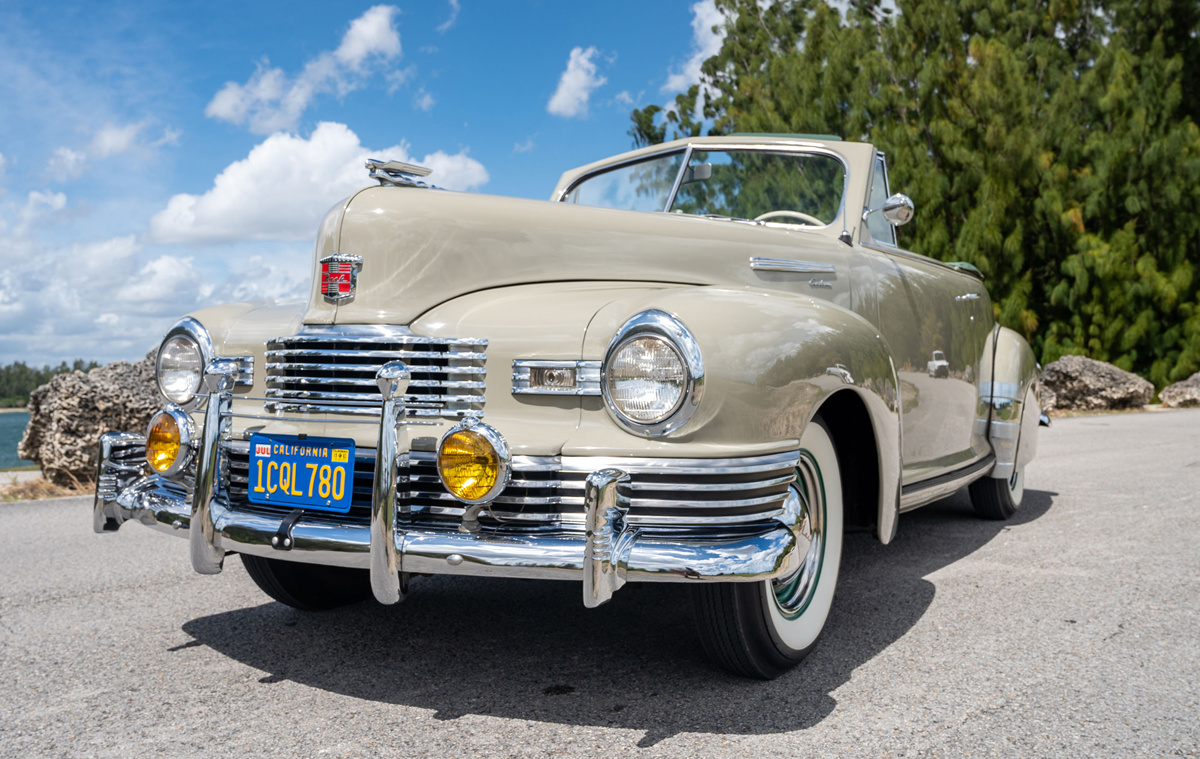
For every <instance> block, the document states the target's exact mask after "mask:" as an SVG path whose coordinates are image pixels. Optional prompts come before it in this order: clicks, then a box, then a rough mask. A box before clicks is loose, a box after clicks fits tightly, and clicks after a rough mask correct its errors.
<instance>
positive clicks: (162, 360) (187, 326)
mask: <svg viewBox="0 0 1200 759" xmlns="http://www.w3.org/2000/svg"><path fill="white" fill-rule="evenodd" d="M210 358H212V338H210V337H209V335H208V331H207V330H206V329H204V326H203V325H202V324H200V322H198V321H196V320H195V319H192V318H191V317H188V318H185V319H181V320H180V321H179V323H178V324H176V325H175V326H174V327H172V328H171V331H170V332H168V333H167V336H166V338H165V339H164V340H163V341H162V345H160V346H159V348H158V357H157V359H156V360H155V364H154V368H155V376H156V378H157V380H158V389H159V391H160V392H161V393H162V394H163V396H165V397H166V399H167V400H169V401H172V402H174V403H179V404H186V403H188V402H190V401H191V400H192V399H193V398H195V397H196V393H197V392H199V391H200V380H201V378H202V377H203V376H204V365H205V364H206V363H207V362H208V360H209V359H210Z"/></svg>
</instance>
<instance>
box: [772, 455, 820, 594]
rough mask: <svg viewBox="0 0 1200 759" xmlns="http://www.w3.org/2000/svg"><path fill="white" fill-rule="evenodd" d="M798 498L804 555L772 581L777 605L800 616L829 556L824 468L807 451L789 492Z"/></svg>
mask: <svg viewBox="0 0 1200 759" xmlns="http://www.w3.org/2000/svg"><path fill="white" fill-rule="evenodd" d="M789 498H795V499H796V501H798V508H797V512H796V525H795V527H794V528H793V529H794V530H795V532H796V537H797V546H796V549H797V553H798V554H799V555H800V556H801V557H802V559H801V561H800V567H799V568H798V569H797V570H796V571H795V572H793V573H792V574H790V575H788V576H787V577H781V578H779V579H777V580H773V581H772V582H771V589H772V590H773V591H774V595H775V604H776V606H778V607H779V610H780V611H781V612H782V613H783V615H784V616H786V617H789V618H793V617H798V616H800V614H802V613H803V612H804V609H805V607H807V606H808V602H809V601H810V600H812V596H813V591H815V590H816V588H817V578H818V577H820V574H821V559H822V557H823V556H824V555H825V488H824V486H823V484H822V482H821V471H820V469H819V468H818V467H817V464H816V462H815V461H813V460H812V459H811V458H810V457H809V456H808V455H807V454H803V455H801V457H800V464H799V465H798V466H797V467H796V484H795V486H794V488H793V490H792V493H791V494H790V495H789Z"/></svg>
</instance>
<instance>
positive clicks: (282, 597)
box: [242, 554, 371, 611]
mask: <svg viewBox="0 0 1200 759" xmlns="http://www.w3.org/2000/svg"><path fill="white" fill-rule="evenodd" d="M242 564H243V565H244V566H245V567H246V574H248V575H250V579H251V580H254V584H255V585H257V586H258V587H259V588H260V589H261V590H262V592H264V593H266V594H267V595H268V596H270V597H271V598H274V599H275V600H276V601H278V602H279V603H281V604H285V605H287V606H291V607H292V608H293V609H302V610H304V611H324V610H325V609H334V608H337V607H338V606H345V605H346V604H351V603H356V602H358V601H362V600H363V599H365V598H366V597H367V596H369V595H370V594H371V579H370V573H369V572H368V571H367V570H365V569H348V568H346V567H326V566H321V565H320V564H301V563H299V562H296V561H280V560H279V559H264V558H263V557H261V556H250V555H248V554H242Z"/></svg>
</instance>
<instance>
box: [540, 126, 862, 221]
mask: <svg viewBox="0 0 1200 759" xmlns="http://www.w3.org/2000/svg"><path fill="white" fill-rule="evenodd" d="M696 151H699V152H702V153H712V152H729V151H746V152H751V151H755V152H763V153H792V154H811V155H820V156H827V157H829V158H834V159H836V160H837V161H838V162H839V163H840V164H841V165H842V197H841V199H840V201H839V203H838V210H837V214H836V215H835V216H834V217H833V221H831V222H829V223H828V224H826V225H824V226H822V227H816V226H813V225H811V224H788V223H787V222H777V221H757V222H754V223H755V224H758V225H761V226H765V227H781V228H786V229H800V230H807V231H812V232H815V231H821V230H826V229H829V228H831V227H833V226H836V225H837V224H838V223H839V222H840V221H843V220H844V219H845V214H846V195H847V193H848V192H849V190H850V164H849V163H848V162H847V161H846V158H845V157H844V156H843V155H842V154H841V153H838V152H837V151H836V150H830V149H829V148H827V147H824V146H822V145H814V144H805V145H788V144H780V143H770V142H762V143H758V142H755V143H746V142H702V143H694V142H689V143H687V145H686V146H685V147H684V149H683V161H682V162H681V163H680V164H679V172H678V173H677V174H676V175H675V181H674V183H673V184H672V185H671V192H670V194H668V195H667V201H666V204H665V206H664V207H663V208H662V209H661V210H660V211H658V212H657V213H671V214H674V212H673V211H671V206H672V205H674V203H675V197H676V196H677V195H678V194H679V187H680V185H681V184H682V182H683V175H684V173H685V172H686V171H687V169H688V167H689V166H690V165H691V162H692V153H694V152H696ZM678 152H679V146H678V145H677V144H676V145H672V146H671V147H670V148H668V149H665V150H662V151H659V152H656V153H649V154H646V155H640V156H638V157H636V158H629V159H626V160H624V161H616V162H614V163H610V164H606V165H604V166H601V167H598V168H596V169H595V170H593V171H589V172H588V173H586V174H584V175H583V176H581V177H579V178H577V179H576V180H575V181H574V182H572V183H571V184H570V185H568V186H567V187H566V188H565V189H564V190H563V191H562V192H561V193H559V196H558V202H560V203H564V202H566V199H567V197H568V196H570V194H571V193H572V192H574V191H575V189H576V188H577V187H579V185H581V184H583V183H584V182H586V181H588V180H589V179H592V178H593V177H596V176H598V175H600V174H605V173H607V172H609V171H613V170H614V169H619V168H621V167H623V166H628V165H630V164H635V163H642V162H643V161H651V160H654V159H656V158H661V157H664V156H667V155H671V154H673V153H678ZM616 210H628V211H632V210H633V209H616ZM633 212H634V213H655V212H653V211H651V212H646V211H633ZM675 215H678V216H689V217H691V218H694V219H710V220H717V221H720V219H716V218H715V217H711V216H701V215H696V214H684V213H678V214H675ZM735 221H737V220H735ZM749 221H753V220H752V219H751V220H749Z"/></svg>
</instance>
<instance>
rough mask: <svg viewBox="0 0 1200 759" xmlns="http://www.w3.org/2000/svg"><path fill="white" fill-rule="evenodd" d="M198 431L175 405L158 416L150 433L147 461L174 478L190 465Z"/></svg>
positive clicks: (147, 431) (156, 469) (152, 466)
mask: <svg viewBox="0 0 1200 759" xmlns="http://www.w3.org/2000/svg"><path fill="white" fill-rule="evenodd" d="M195 429H196V427H195V424H194V423H193V422H192V418H191V417H190V416H188V415H187V413H186V412H185V411H184V410H183V409H182V408H180V407H179V406H176V405H175V404H171V405H170V406H167V407H166V408H164V409H163V410H162V411H160V412H158V413H157V414H155V415H154V418H153V419H151V420H150V427H149V429H147V430H146V461H147V462H148V463H149V464H150V468H151V469H153V470H154V471H156V472H158V473H159V474H163V475H167V476H170V475H173V474H176V473H178V472H179V471H181V470H182V469H183V468H184V467H185V466H187V465H188V462H189V461H190V460H191V456H192V441H193V440H194V439H195V437H196V435H195Z"/></svg>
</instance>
